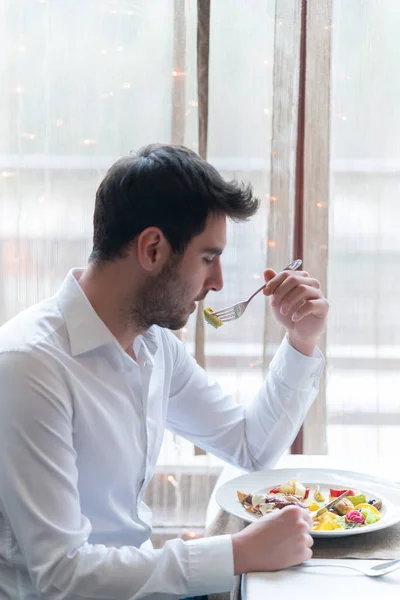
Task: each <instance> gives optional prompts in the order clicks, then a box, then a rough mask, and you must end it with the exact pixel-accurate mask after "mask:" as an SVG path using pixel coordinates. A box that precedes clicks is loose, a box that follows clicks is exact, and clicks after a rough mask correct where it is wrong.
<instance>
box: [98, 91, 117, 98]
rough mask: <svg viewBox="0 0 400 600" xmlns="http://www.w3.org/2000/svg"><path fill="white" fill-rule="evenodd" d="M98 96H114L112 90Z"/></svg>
mask: <svg viewBox="0 0 400 600" xmlns="http://www.w3.org/2000/svg"><path fill="white" fill-rule="evenodd" d="M100 98H114V92H106V93H105V94H100Z"/></svg>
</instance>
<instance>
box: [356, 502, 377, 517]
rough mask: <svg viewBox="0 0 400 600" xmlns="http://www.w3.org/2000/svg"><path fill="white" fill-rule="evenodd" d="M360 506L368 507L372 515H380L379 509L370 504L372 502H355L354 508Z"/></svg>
mask: <svg viewBox="0 0 400 600" xmlns="http://www.w3.org/2000/svg"><path fill="white" fill-rule="evenodd" d="M360 508H368V510H370V511H371V512H372V513H374V515H376V516H377V517H380V516H381V513H380V512H379V510H378V509H377V508H375V506H372V504H368V502H362V503H361V504H357V506H356V509H357V510H360Z"/></svg>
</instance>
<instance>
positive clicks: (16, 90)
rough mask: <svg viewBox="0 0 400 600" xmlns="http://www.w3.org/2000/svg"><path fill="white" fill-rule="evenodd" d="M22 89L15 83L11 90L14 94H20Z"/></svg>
mask: <svg viewBox="0 0 400 600" xmlns="http://www.w3.org/2000/svg"><path fill="white" fill-rule="evenodd" d="M23 91H24V90H23V89H22V87H21V86H20V85H17V87H15V88H13V92H14V93H15V94H22V92H23Z"/></svg>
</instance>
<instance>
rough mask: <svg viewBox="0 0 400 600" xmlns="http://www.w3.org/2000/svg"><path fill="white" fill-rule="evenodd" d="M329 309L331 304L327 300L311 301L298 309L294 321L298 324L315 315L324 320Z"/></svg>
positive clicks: (293, 317) (293, 316)
mask: <svg viewBox="0 0 400 600" xmlns="http://www.w3.org/2000/svg"><path fill="white" fill-rule="evenodd" d="M328 309H329V303H328V301H327V299H326V298H320V299H318V300H309V301H307V302H305V303H304V304H303V306H300V307H299V308H296V311H295V312H294V313H293V315H292V321H293V322H294V323H298V322H299V321H301V320H302V319H304V317H307V316H308V315H311V314H313V315H314V316H315V317H317V318H320V319H323V318H324V317H325V316H326V314H327V312H328Z"/></svg>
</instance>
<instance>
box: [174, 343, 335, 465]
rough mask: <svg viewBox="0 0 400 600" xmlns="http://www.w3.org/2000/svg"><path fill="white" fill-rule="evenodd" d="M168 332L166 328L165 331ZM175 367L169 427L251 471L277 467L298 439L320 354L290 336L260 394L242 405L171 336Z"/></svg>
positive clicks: (320, 362) (318, 370)
mask: <svg viewBox="0 0 400 600" xmlns="http://www.w3.org/2000/svg"><path fill="white" fill-rule="evenodd" d="M165 334H166V335H167V332H165ZM168 340H169V343H170V344H171V346H172V351H173V353H174V355H175V369H174V374H173V380H172V385H171V397H170V402H169V408H168V415H167V426H168V427H169V428H170V429H171V430H172V431H174V432H175V433H177V434H179V435H181V436H183V437H185V438H187V439H189V440H191V441H192V442H194V443H195V444H197V445H199V446H200V447H202V448H204V449H205V450H207V451H210V452H213V453H214V454H216V455H217V456H219V457H220V458H222V459H223V460H225V461H227V462H230V463H232V464H234V465H236V466H239V467H241V468H244V469H248V470H256V469H262V468H265V467H267V466H273V465H274V464H275V463H276V461H277V460H278V458H279V457H280V456H281V455H282V453H283V452H284V451H285V450H286V449H287V447H288V446H289V445H290V444H291V442H292V441H293V439H294V438H295V436H296V434H297V432H298V430H299V428H300V426H301V424H302V422H303V420H304V418H305V416H306V414H307V411H308V409H309V407H310V406H311V403H312V402H313V400H314V398H315V396H316V395H317V392H318V381H319V378H320V375H321V372H322V369H323V366H324V360H323V358H322V355H321V353H320V352H319V351H318V350H316V351H315V353H314V356H313V357H308V356H304V355H303V354H300V353H299V352H298V351H297V350H295V348H293V347H292V346H291V345H290V344H289V342H288V341H287V339H286V338H285V339H284V340H283V342H282V344H281V346H280V348H279V349H278V351H277V353H276V355H275V357H274V359H273V360H272V362H271V364H270V369H269V373H268V375H267V377H266V380H265V381H264V384H263V385H262V387H261V389H260V391H259V393H258V395H257V396H256V398H255V399H254V400H253V402H251V403H250V404H249V405H241V404H237V403H236V402H235V400H234V399H233V398H232V397H230V396H228V395H226V394H224V393H223V392H222V390H221V388H220V386H219V385H218V384H217V383H214V382H212V381H210V379H209V378H208V376H207V374H206V373H205V372H204V371H203V369H201V368H200V367H199V366H198V365H197V364H196V362H195V360H194V359H193V358H192V357H191V356H189V354H188V353H187V351H186V349H185V348H184V346H183V344H182V343H181V342H179V340H177V339H176V337H175V336H173V335H172V334H168Z"/></svg>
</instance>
